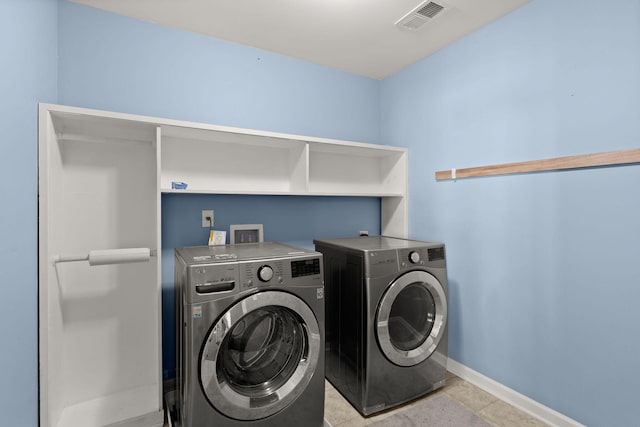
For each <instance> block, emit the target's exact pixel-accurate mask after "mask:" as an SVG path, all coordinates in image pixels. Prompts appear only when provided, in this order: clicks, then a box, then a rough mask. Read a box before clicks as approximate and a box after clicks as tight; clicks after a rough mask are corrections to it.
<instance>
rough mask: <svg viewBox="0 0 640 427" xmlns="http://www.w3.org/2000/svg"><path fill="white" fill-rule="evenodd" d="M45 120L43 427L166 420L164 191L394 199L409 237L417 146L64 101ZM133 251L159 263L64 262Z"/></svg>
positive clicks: (397, 221) (47, 109) (391, 209)
mask: <svg viewBox="0 0 640 427" xmlns="http://www.w3.org/2000/svg"><path fill="white" fill-rule="evenodd" d="M39 113H40V116H39V344H40V345H39V368H40V426H41V427H77V426H80V425H82V426H83V427H91V426H104V425H114V426H115V425H117V426H119V427H126V426H134V425H135V426H161V425H162V417H163V409H162V360H161V354H162V348H161V346H162V321H161V316H162V313H161V265H160V260H161V256H160V253H159V250H160V248H161V247H162V245H161V234H160V230H161V218H160V213H161V207H160V200H161V194H162V193H204V194H267V195H298V196H299V195H303V196H366V197H380V198H381V206H382V207H381V219H382V224H381V231H382V234H384V235H387V236H394V237H407V229H408V226H407V156H408V152H407V149H406V148H399V147H390V146H383V145H376V144H363V143H357V142H349V141H339V140H332V139H325V138H315V137H306V136H299V135H289V134H281V133H273V132H262V131H255V130H250V129H240V128H232V127H225V126H215V125H209V124H203V123H193V122H185V121H177V120H170V119H160V118H154V117H146V116H138V115H130V114H123V113H115V112H107V111H99V110H90V109H84V108H77V107H68V106H61V105H53V104H40V111H39ZM174 181H175V182H185V183H187V184H188V186H187V188H186V189H172V182H174ZM127 248H145V249H149V251H150V253H151V254H152V256H151V257H150V258H149V259H148V261H147V260H143V261H144V262H135V263H117V264H111V265H95V264H98V263H102V259H103V258H104V256H103V255H100V256H102V258H100V259H99V261H100V262H95V263H94V264H93V265H90V263H89V262H88V261H76V262H65V263H61V262H58V263H56V262H55V260H56V259H84V258H85V257H86V256H88V254H89V253H90V252H91V251H94V250H111V249H116V250H122V249H127ZM125 252H126V251H125ZM137 253H138V255H136V256H138V257H139V254H140V253H142V254H143V255H144V253H145V250H142V251H140V250H137ZM94 254H95V253H94ZM100 254H102V253H100ZM126 256H127V255H126V254H125V255H124V257H125V259H124V260H125V261H126ZM60 257H62V258H60ZM98 258H99V256H98V255H96V257H95V259H96V260H98ZM117 258H118V259H120V261H122V259H121V258H122V255H121V253H120V252H118V253H117ZM143 258H144V256H143ZM92 259H93V258H92ZM138 261H140V260H138Z"/></svg>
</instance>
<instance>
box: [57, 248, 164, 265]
mask: <svg viewBox="0 0 640 427" xmlns="http://www.w3.org/2000/svg"><path fill="white" fill-rule="evenodd" d="M156 253H157V251H156V250H151V249H149V248H125V249H102V250H93V251H90V252H89V253H88V254H86V255H65V256H61V255H58V256H54V257H53V263H54V264H57V263H59V262H76V261H89V265H91V266H94V265H108V264H124V263H130V262H146V261H149V259H150V257H152V256H156Z"/></svg>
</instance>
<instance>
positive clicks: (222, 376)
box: [175, 242, 324, 427]
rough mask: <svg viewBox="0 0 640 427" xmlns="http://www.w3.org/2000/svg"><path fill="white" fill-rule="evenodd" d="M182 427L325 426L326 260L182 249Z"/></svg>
mask: <svg viewBox="0 0 640 427" xmlns="http://www.w3.org/2000/svg"><path fill="white" fill-rule="evenodd" d="M175 291H176V377H177V378H176V383H177V391H176V412H177V416H176V418H177V421H178V424H179V425H180V426H182V427H214V426H215V427H218V426H223V427H227V426H228V427H241V426H244V427H246V426H256V427H272V426H288V425H302V424H303V425H306V426H310V427H320V426H322V425H323V415H324V283H323V263H322V254H320V253H318V252H313V251H308V250H305V249H301V248H296V247H293V246H289V245H285V244H280V243H272V242H261V243H251V244H239V245H226V246H202V247H200V246H199V247H188V248H178V249H176V251H175Z"/></svg>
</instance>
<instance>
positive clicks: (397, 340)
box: [376, 271, 447, 366]
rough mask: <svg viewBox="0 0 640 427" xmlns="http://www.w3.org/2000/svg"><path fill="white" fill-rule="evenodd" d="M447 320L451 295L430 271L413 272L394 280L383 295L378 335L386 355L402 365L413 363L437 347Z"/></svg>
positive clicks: (378, 321)
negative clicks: (448, 295)
mask: <svg viewBox="0 0 640 427" xmlns="http://www.w3.org/2000/svg"><path fill="white" fill-rule="evenodd" d="M446 322H447V297H446V293H445V290H444V288H443V287H442V285H441V284H440V282H438V280H437V279H436V278H435V277H434V276H432V275H431V274H429V273H427V272H426V271H410V272H408V273H405V274H403V275H402V276H400V277H398V278H397V279H396V280H394V281H393V282H392V283H391V285H390V286H389V287H388V288H387V290H386V292H385V294H384V295H383V296H382V300H381V302H380V305H379V306H378V312H377V315H376V335H377V337H378V344H379V345H380V349H381V350H382V352H383V353H384V355H385V356H386V357H387V359H389V360H390V361H391V362H393V363H395V364H396V365H400V366H413V365H416V364H418V363H420V362H422V361H424V360H425V359H427V358H428V357H429V356H431V354H433V352H434V351H435V350H436V348H437V346H438V343H439V342H440V339H441V338H442V336H443V334H444V331H445V325H446Z"/></svg>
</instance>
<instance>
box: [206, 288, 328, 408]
mask: <svg viewBox="0 0 640 427" xmlns="http://www.w3.org/2000/svg"><path fill="white" fill-rule="evenodd" d="M320 348H321V337H320V331H319V327H318V322H317V320H316V318H315V316H314V314H313V312H312V311H311V309H310V308H309V306H307V304H305V303H304V301H302V300H301V299H300V298H298V297H296V296H294V295H292V294H289V293H285V292H279V291H266V292H259V293H256V294H253V295H251V296H249V297H248V298H245V299H243V300H241V301H239V302H237V303H236V304H234V305H233V306H232V307H231V308H229V310H227V311H226V312H225V313H224V315H223V316H222V317H220V318H219V319H218V321H217V322H216V323H215V324H214V325H213V327H212V328H211V331H210V332H209V335H208V337H207V339H206V341H205V343H204V347H203V349H202V354H201V357H200V380H201V381H202V387H203V389H204V391H205V394H206V396H207V399H208V400H209V402H210V403H211V404H212V405H213V406H214V407H215V408H216V409H217V410H218V411H220V412H221V413H223V414H224V415H226V416H228V417H231V418H235V419H238V420H257V419H261V418H265V417H268V416H270V415H273V414H275V413H277V412H279V411H280V410H282V409H283V408H285V407H286V406H288V405H289V404H290V403H291V402H293V401H294V400H295V399H296V398H297V397H298V396H299V395H300V394H301V393H302V391H304V389H305V388H306V387H307V385H308V384H309V381H310V380H311V377H312V376H313V373H314V371H315V370H316V367H317V365H318V360H319V355H320Z"/></svg>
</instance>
